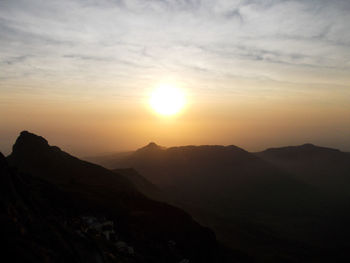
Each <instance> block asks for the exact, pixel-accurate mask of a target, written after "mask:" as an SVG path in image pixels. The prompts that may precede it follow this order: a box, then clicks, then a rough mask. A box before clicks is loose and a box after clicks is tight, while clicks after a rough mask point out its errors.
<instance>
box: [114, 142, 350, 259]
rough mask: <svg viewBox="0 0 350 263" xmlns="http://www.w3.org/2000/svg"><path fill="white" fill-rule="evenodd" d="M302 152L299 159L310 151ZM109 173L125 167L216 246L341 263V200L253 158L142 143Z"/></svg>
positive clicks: (224, 150)
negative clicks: (333, 258) (206, 231)
mask: <svg viewBox="0 0 350 263" xmlns="http://www.w3.org/2000/svg"><path fill="white" fill-rule="evenodd" d="M303 148H305V151H306V155H309V154H311V153H312V152H313V151H314V150H315V149H314V148H315V147H314V146H312V145H310V144H307V145H304V147H303ZM307 152H310V153H307ZM316 152H317V149H316ZM334 153H335V154H338V153H339V151H334ZM313 155H315V154H314V153H313ZM111 164H112V163H110V164H109V165H111ZM114 167H115V168H125V167H133V168H134V169H136V170H137V171H138V172H139V173H140V174H141V175H143V176H145V177H146V178H147V179H148V180H149V181H151V182H152V183H154V184H155V185H156V186H157V187H159V188H160V189H161V190H162V191H163V192H166V193H167V195H169V196H170V199H171V200H175V201H177V204H179V205H181V206H182V207H183V208H185V210H187V211H190V212H191V213H192V215H194V216H195V217H196V219H198V220H199V221H200V222H202V223H204V224H207V225H209V226H210V227H212V228H213V229H214V230H215V231H216V233H217V235H218V237H219V239H220V240H221V241H223V242H225V243H226V244H228V245H230V246H231V247H235V248H237V247H238V248H240V249H242V250H244V251H246V252H247V253H249V254H250V255H254V256H256V258H257V260H258V261H260V260H261V261H263V262H265V261H267V262H309V261H310V260H315V259H316V258H317V260H316V261H318V262H322V261H328V260H330V258H329V257H328V256H327V255H329V254H332V253H333V254H337V258H338V259H339V260H340V259H342V258H343V255H344V251H345V250H344V249H338V248H337V247H341V246H344V244H345V243H344V240H345V239H346V238H345V236H346V235H344V233H349V227H348V226H347V224H346V223H345V222H346V220H347V218H349V213H347V212H346V211H348V208H349V205H348V202H347V201H346V200H345V199H338V198H334V197H333V196H332V195H329V194H328V193H325V192H324V191H322V189H320V188H319V187H317V185H315V184H310V183H309V182H308V181H305V180H301V179H300V178H299V177H298V176H296V175H295V174H294V173H292V172H291V171H289V170H286V169H284V167H282V166H278V165H275V164H274V163H272V162H270V161H269V160H266V159H265V158H263V157H261V156H260V155H259V154H254V153H249V152H247V151H245V150H244V149H241V148H239V147H236V146H215V145H214V146H211V145H204V146H180V147H170V148H165V147H158V146H157V145H155V144H150V145H148V146H146V147H143V148H141V149H139V150H137V151H135V152H134V153H132V154H129V155H127V156H124V157H123V158H120V159H117V160H115V161H114ZM348 186H349V184H347V185H346V187H348ZM348 188H349V187H348ZM340 222H341V223H340ZM329 240H333V241H334V243H333V244H331V243H330V242H329ZM334 244H338V245H335V246H334ZM338 256H339V257H338Z"/></svg>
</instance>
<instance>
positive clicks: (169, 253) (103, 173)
mask: <svg viewBox="0 0 350 263" xmlns="http://www.w3.org/2000/svg"><path fill="white" fill-rule="evenodd" d="M8 162H9V163H10V164H11V166H12V167H14V168H13V169H16V170H17V171H18V173H26V174H30V175H33V176H34V177H33V178H38V179H35V180H44V182H47V183H46V184H48V185H50V186H51V185H53V186H54V187H55V188H57V189H58V191H59V192H60V193H62V195H60V196H56V198H55V199H57V200H58V202H59V203H60V204H61V201H62V200H67V201H69V202H71V204H70V203H69V204H62V205H60V206H61V207H62V208H63V210H64V209H68V208H72V209H71V210H73V211H75V212H76V213H78V214H79V215H80V216H81V215H83V214H92V215H103V217H106V218H110V220H112V221H113V222H116V224H117V225H118V235H119V236H120V238H122V240H125V241H126V242H127V243H129V244H131V245H132V247H133V249H134V250H135V255H138V256H135V257H131V259H129V260H130V262H174V263H175V262H179V261H181V260H184V259H186V258H187V259H189V260H190V262H222V261H223V260H224V259H223V258H222V257H221V256H222V255H223V254H222V253H221V252H220V251H221V250H220V248H219V247H218V244H217V243H216V240H215V236H214V234H213V233H212V232H211V231H210V230H209V229H207V228H204V227H202V226H200V225H199V224H197V223H196V222H195V221H194V220H193V219H192V218H191V217H190V216H189V215H188V214H186V213H185V212H184V211H182V210H181V209H178V208H175V207H173V206H170V205H167V204H164V203H162V202H157V201H153V200H151V199H149V198H147V197H146V196H144V195H143V194H141V193H140V192H139V191H138V190H137V189H136V187H135V186H134V185H133V183H132V182H130V181H129V180H128V179H127V178H126V177H125V176H123V175H121V174H118V173H114V172H112V171H109V170H106V169H104V168H102V167H100V166H98V165H94V164H91V163H88V162H85V161H81V160H79V159H78V158H75V157H73V156H71V155H69V154H67V153H65V152H63V151H61V150H60V149H59V148H58V147H53V146H49V145H48V142H47V141H46V140H45V139H44V138H42V137H40V136H36V135H34V134H31V133H29V132H22V133H21V135H20V136H19V138H18V139H17V141H16V143H15V145H14V147H13V152H12V154H11V155H10V156H9V157H8ZM4 180H6V177H5V179H4ZM6 188H7V187H6ZM9 189H11V187H10V186H9ZM45 189H46V188H45ZM39 192H40V191H39ZM45 192H47V191H46V190H45ZM49 192H50V191H49ZM46 194H47V193H45V195H46ZM7 196H11V195H7ZM40 200H41V199H40ZM42 200H44V199H42ZM55 206H56V205H55ZM39 210H40V208H39ZM65 213H66V212H65ZM170 241H171V242H172V243H171V244H172V245H169V242H170ZM53 262H54V261H53ZM112 262H113V261H112ZM128 262H129V261H128Z"/></svg>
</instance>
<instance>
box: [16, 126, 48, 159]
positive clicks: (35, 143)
mask: <svg viewBox="0 0 350 263" xmlns="http://www.w3.org/2000/svg"><path fill="white" fill-rule="evenodd" d="M49 147H50V146H49V144H48V142H47V140H46V139H44V138H43V137H41V136H38V135H35V134H33V133H30V132H28V131H22V132H21V134H20V136H19V137H18V138H17V140H16V143H15V144H14V145H13V148H12V153H13V154H16V153H18V152H27V151H33V150H34V151H36V150H38V149H45V148H49Z"/></svg>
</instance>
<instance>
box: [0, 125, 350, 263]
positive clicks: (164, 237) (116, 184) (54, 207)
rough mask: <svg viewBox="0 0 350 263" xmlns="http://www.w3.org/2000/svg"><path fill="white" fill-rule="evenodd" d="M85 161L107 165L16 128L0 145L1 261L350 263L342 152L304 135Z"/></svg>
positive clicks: (346, 159) (348, 185) (348, 168)
mask: <svg viewBox="0 0 350 263" xmlns="http://www.w3.org/2000/svg"><path fill="white" fill-rule="evenodd" d="M90 161H92V162H97V163H100V164H102V165H105V166H106V167H108V168H113V169H106V168H103V167H102V166H99V165H97V164H93V163H91V162H87V161H83V160H80V159H78V158H76V157H74V156H71V155H70V154H68V153H66V152H64V151H62V150H60V149H59V148H58V147H56V146H50V145H49V144H48V142H47V141H46V140H45V139H44V138H42V137H40V136H37V135H35V134H32V133H29V132H26V131H24V132H22V133H21V134H20V136H19V137H18V139H17V140H16V142H15V144H14V146H13V151H12V153H11V155H9V156H8V157H7V158H5V157H4V156H3V155H2V154H1V153H0V172H1V174H0V223H1V224H0V230H1V233H2V235H1V237H0V239H1V241H2V243H3V244H5V245H4V246H3V247H2V250H3V251H2V256H3V258H5V257H9V258H11V261H13V262H50V263H51V262H98V263H100V262H119V263H129V262H130V263H133V262H135V263H136V262H140V263H141V262H150V263H157V262H159V263H168V262H169V263H190V262H191V263H192V262H201V263H202V262H203V263H205V262H208V263H209V262H214V263H215V262H217V263H225V262H242V263H244V262H247V263H248V262H257V263H260V262H293V263H297V262H327V263H328V262H349V260H350V256H349V255H348V251H349V250H350V243H349V242H348V240H349V236H350V224H349V221H350V202H349V201H350V196H349V192H350V191H349V190H350V181H349V176H350V154H349V153H345V152H341V151H339V150H335V149H329V148H324V147H318V146H314V145H311V144H305V145H301V146H290V147H282V148H271V149H267V150H266V151H263V152H259V153H250V152H247V151H245V150H244V149H241V148H239V147H236V146H233V145H231V146H217V145H204V146H180V147H171V148H166V147H162V146H159V145H157V144H155V143H150V144H148V145H147V146H145V147H143V148H141V149H139V150H137V151H134V152H128V153H122V154H114V155H111V156H108V155H105V156H102V157H97V158H92V159H90ZM178 207H181V209H180V208H178ZM185 211H187V212H185ZM188 213H189V214H188ZM190 215H191V216H192V217H193V218H194V219H193V218H192V217H191V216H190ZM197 221H198V222H200V224H202V225H205V226H208V227H210V228H211V229H213V230H214V232H215V234H216V237H217V239H218V241H217V239H216V237H215V234H214V232H213V231H212V230H210V229H209V228H208V227H204V226H202V225H200V224H199V223H197Z"/></svg>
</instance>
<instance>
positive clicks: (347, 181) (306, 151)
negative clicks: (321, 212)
mask: <svg viewBox="0 0 350 263" xmlns="http://www.w3.org/2000/svg"><path fill="white" fill-rule="evenodd" d="M257 156H259V157H261V158H262V159H264V160H266V161H268V162H270V163H272V164H273V165H275V166H277V167H279V168H281V169H283V170H285V171H288V172H289V173H290V174H293V175H294V176H295V177H296V178H298V179H300V180H301V181H304V182H306V183H308V184H310V185H313V186H316V187H318V188H319V189H321V190H323V191H325V192H327V193H331V194H343V195H349V194H350V192H349V185H350V176H349V175H350V154H349V153H345V152H342V151H339V150H337V149H331V148H326V147H320V146H315V145H313V144H304V145H300V146H288V147H281V148H270V149H267V150H265V151H263V152H259V153H257Z"/></svg>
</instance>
